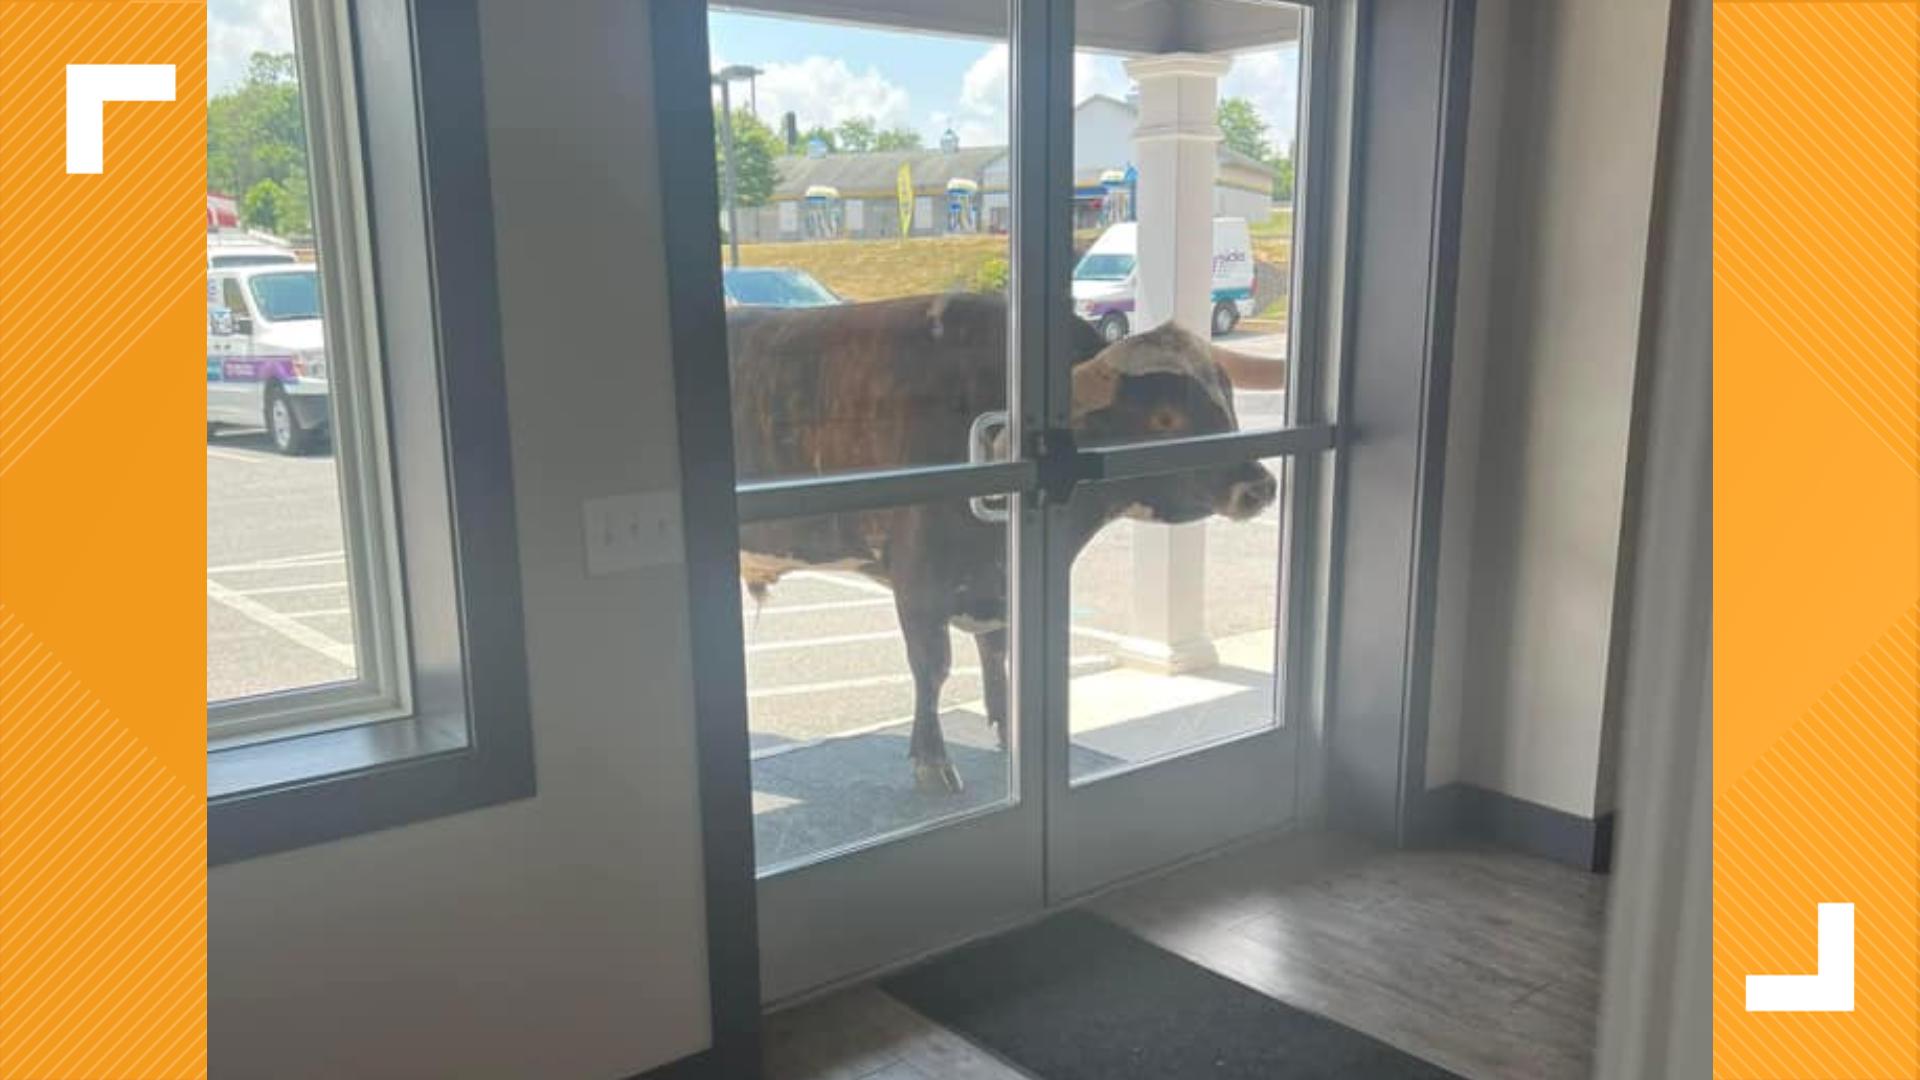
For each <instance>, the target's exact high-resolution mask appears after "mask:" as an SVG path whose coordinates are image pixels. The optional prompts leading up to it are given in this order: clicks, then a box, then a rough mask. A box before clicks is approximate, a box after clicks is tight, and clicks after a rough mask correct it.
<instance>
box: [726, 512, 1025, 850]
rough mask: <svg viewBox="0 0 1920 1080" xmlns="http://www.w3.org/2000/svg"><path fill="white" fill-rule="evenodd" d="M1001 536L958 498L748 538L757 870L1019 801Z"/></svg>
mask: <svg viewBox="0 0 1920 1080" xmlns="http://www.w3.org/2000/svg"><path fill="white" fill-rule="evenodd" d="M1007 533H1008V530H1007V527H1006V526H1005V525H1004V524H998V523H990V522H987V521H982V520H981V519H980V518H979V517H978V516H976V515H975V513H974V511H973V509H972V507H971V506H970V505H969V503H968V502H967V501H966V500H964V499H962V500H956V501H949V502H940V503H921V504H917V505H911V506H902V507H894V508H889V509H884V510H874V511H864V512H860V513H849V514H835V515H826V516H818V517H808V518H794V519H787V520H778V521H766V522H755V523H750V524H746V525H743V526H742V527H741V530H740V540H741V547H742V553H741V562H742V569H743V573H744V576H745V578H746V585H745V588H746V590H747V591H746V595H745V596H744V597H743V599H742V608H741V610H742V613H743V616H742V617H743V621H744V631H745V639H746V650H747V655H746V661H747V713H748V729H749V737H750V744H751V752H752V755H753V770H752V772H753V814H754V841H755V848H756V853H757V859H758V863H759V867H760V870H761V871H762V872H763V873H764V872H768V871H770V870H774V869H778V868H781V867H787V866H792V865H795V864H797V863H803V862H808V861H812V860H814V859H817V858H820V857H823V856H826V855H829V854H832V853H836V852H840V851H844V850H847V849H849V848H852V847H857V846H861V845H864V844H867V843H871V842H874V841H877V840H881V839H887V838H893V837H897V836H900V835H903V834H905V833H908V832H911V831H913V830H916V829H919V828H922V827H925V826H928V825H931V824H933V823H935V822H939V821H944V820H950V819H952V818H954V817H956V816H959V815H965V814H971V813H975V812H978V811H981V810H983V809H988V808H991V807H996V806H1003V805H1007V804H1009V803H1011V802H1013V801H1014V800H1015V799H1016V798H1017V792H1016V791H1015V790H1014V789H1013V786H1012V783H1011V778H1012V776H1013V775H1014V774H1013V768H1012V766H1013V755H1011V754H1010V753H1007V752H1006V751H1005V750H1003V749H1002V747H1001V742H1000V737H999V732H1000V731H1001V730H1005V726H1004V724H1003V725H1000V726H996V725H994V724H992V723H990V722H989V718H990V717H995V716H998V717H1001V718H1003V719H1004V718H1006V717H1008V716H1009V715H1010V714H1011V705H1010V702H1009V699H1010V695H1009V693H1008V682H1007V674H1008V673H1007V670H1006V646H1005V644H1004V643H1005V641H1006V638H1007V634H1008V614H1007V610H1008V600H1007V596H1008V593H1007V567H1008V565H1009V552H1008V547H1007ZM857 553H864V555H861V554H857ZM828 554H834V555H835V557H834V558H827V557H826V556H827V555H828ZM809 563H811V565H808V564H809ZM976 632H977V633H976ZM990 702H991V703H990ZM916 717H917V718H918V726H917V727H918V730H917V732H916ZM1010 735H1011V733H1010V732H1009V738H1010Z"/></svg>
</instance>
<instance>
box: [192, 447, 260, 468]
mask: <svg viewBox="0 0 1920 1080" xmlns="http://www.w3.org/2000/svg"><path fill="white" fill-rule="evenodd" d="M207 456H208V457H210V458H219V459H220V460H221V461H238V462H240V463H241V464H243V465H268V464H272V463H273V461H274V460H275V459H273V458H267V457H261V456H260V455H258V454H237V453H234V452H233V451H232V450H221V449H219V448H217V447H212V446H209V447H207Z"/></svg>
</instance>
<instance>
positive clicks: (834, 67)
mask: <svg viewBox="0 0 1920 1080" xmlns="http://www.w3.org/2000/svg"><path fill="white" fill-rule="evenodd" d="M719 66H721V65H720V64H719V62H718V61H717V60H716V61H715V67H716V70H717V69H718V67H719ZM751 93H752V94H754V95H757V96H758V98H759V112H760V119H762V120H764V121H766V123H767V124H768V125H769V126H772V127H775V128H778V127H779V124H780V117H781V115H782V114H784V113H787V112H789V111H791V112H792V113H793V114H794V118H795V120H796V121H797V122H798V123H799V125H800V130H801V131H805V130H807V129H808V128H811V127H813V126H814V125H816V124H818V125H821V126H824V127H833V126H835V125H836V124H839V123H840V122H841V121H843V120H850V119H852V118H854V117H856V116H870V117H872V118H873V120H874V122H875V123H876V124H878V125H879V126H880V128H881V129H882V130H884V129H887V128H893V127H906V126H909V125H910V124H911V122H912V116H911V109H910V103H909V101H908V99H907V91H906V89H905V88H903V87H901V86H899V85H898V84H896V83H894V82H892V81H891V80H889V79H888V78H887V77H886V76H884V75H882V74H880V72H879V71H878V70H876V69H874V68H871V67H869V68H867V69H866V70H865V71H855V70H854V69H852V68H850V67H848V66H847V62H846V61H844V60H839V59H834V58H830V57H825V56H809V57H806V58H804V59H802V60H799V61H796V62H793V63H774V64H763V65H761V74H760V75H759V76H758V77H757V78H755V79H754V86H753V88H752V90H751ZM749 94H750V90H749V87H748V85H747V84H746V83H744V82H737V83H735V84H734V86H733V95H734V96H733V100H734V105H735V106H736V107H744V106H745V105H746V104H747V102H748V100H749Z"/></svg>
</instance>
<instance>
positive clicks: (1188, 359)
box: [727, 293, 1277, 792]
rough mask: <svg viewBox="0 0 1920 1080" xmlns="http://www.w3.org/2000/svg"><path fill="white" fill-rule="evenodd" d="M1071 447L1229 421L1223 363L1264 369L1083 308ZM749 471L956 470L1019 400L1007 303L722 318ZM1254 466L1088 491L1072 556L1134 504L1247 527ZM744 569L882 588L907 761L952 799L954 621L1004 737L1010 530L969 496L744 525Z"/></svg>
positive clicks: (1171, 331)
mask: <svg viewBox="0 0 1920 1080" xmlns="http://www.w3.org/2000/svg"><path fill="white" fill-rule="evenodd" d="M1072 326H1073V334H1074V336H1073V339H1072V342H1071V348H1070V349H1069V350H1066V352H1067V354H1068V355H1067V357H1066V359H1067V360H1069V361H1070V362H1071V363H1072V364H1073V369H1072V386H1073V401H1072V408H1071V416H1072V427H1073V431H1074V436H1075V441H1076V443H1077V444H1078V445H1080V446H1100V445H1102V444H1113V443H1119V442H1127V441H1134V440H1140V439H1149V438H1166V437H1172V436H1181V435H1209V434H1216V433H1221V432H1228V431H1233V430H1236V429H1237V427H1238V421H1237V419H1236V417H1235V415H1234V407H1233V381H1232V378H1231V377H1230V374H1229V373H1230V372H1232V373H1235V374H1238V375H1241V376H1242V377H1247V376H1251V377H1253V378H1257V379H1261V380H1262V381H1261V385H1263V386H1272V385H1275V384H1274V383H1272V382H1271V381H1270V378H1271V377H1270V376H1266V375H1265V372H1263V371H1262V370H1261V369H1263V368H1265V369H1267V370H1272V369H1274V368H1276V367H1277V365H1268V364H1263V363H1261V362H1259V361H1252V362H1249V361H1248V360H1247V359H1246V358H1244V357H1241V356H1238V355H1235V354H1233V353H1231V352H1228V351H1227V350H1223V349H1217V348H1214V347H1212V346H1211V345H1209V343H1207V342H1205V341H1203V340H1201V339H1200V338H1199V337H1197V336H1195V335H1194V334H1192V333H1189V332H1187V331H1186V330H1184V329H1181V328H1179V327H1177V326H1175V325H1173V324H1171V323H1169V324H1166V325H1163V326H1161V327H1159V328H1157V329H1154V330H1151V331H1148V332H1146V333H1142V334H1138V335H1135V336H1133V337H1130V338H1126V339H1123V340H1121V341H1119V342H1116V343H1114V344H1112V345H1108V344H1106V343H1105V342H1104V341H1103V340H1102V339H1101V337H1100V335H1099V333H1098V332H1097V331H1095V330H1094V329H1093V328H1092V327H1091V326H1088V325H1087V324H1086V323H1084V322H1081V321H1080V320H1079V319H1074V320H1072ZM727 338H728V351H729V354H730V363H731V371H732V380H733V431H734V459H735V469H736V473H737V475H738V477H739V479H741V480H745V481H752V480H756V479H772V478H781V477H792V476H796V475H822V474H828V473H835V472H842V471H847V470H856V469H879V468H902V467H908V466H915V465H937V464H946V463H950V462H952V461H953V460H955V458H956V457H958V456H959V455H960V454H961V453H963V452H964V448H965V447H966V446H967V443H968V438H969V433H970V429H971V427H972V424H973V421H974V419H975V417H977V416H979V415H980V414H981V413H985V412H991V411H995V410H999V409H1003V408H1005V407H1006V396H1007V308H1006V303H1005V301H1004V300H1003V299H1001V298H999V297H997V296H991V295H985V294H972V293H962V294H949V295H942V296H919V297H907V298H902V299H896V300H883V301H877V302H872V303H862V304H851V305H845V306H838V307H823V308H812V309H798V310H752V309H740V310H736V311H733V312H731V313H729V315H728V319H727ZM1276 486H1277V485H1276V483H1275V480H1274V477H1273V474H1272V473H1270V472H1268V471H1267V470H1266V469H1265V468H1263V467H1261V466H1260V465H1258V464H1255V463H1244V464H1236V465H1232V466H1224V467H1219V468H1212V469H1205V470H1198V471H1194V472H1189V473H1183V474H1177V475H1167V476H1152V477H1142V478H1136V479H1129V480H1120V481H1114V482H1111V483H1102V484H1094V485H1088V486H1085V487H1082V488H1080V489H1079V490H1078V491H1077V492H1076V494H1075V496H1074V498H1073V499H1072V500H1071V501H1070V502H1069V503H1068V509H1067V517H1068V525H1067V528H1068V530H1069V533H1070V535H1069V538H1068V543H1069V545H1070V550H1071V551H1072V552H1073V553H1074V554H1075V555H1078V553H1079V552H1080V550H1081V548H1082V547H1083V546H1085V544H1086V543H1087V542H1088V541H1089V540H1091V539H1092V538H1093V536H1094V534H1096V533H1098V532H1099V531H1100V530H1101V529H1102V528H1103V527H1105V526H1106V525H1107V524H1108V523H1110V522H1112V521H1114V520H1116V519H1117V518H1120V517H1132V518H1137V519H1141V520H1146V521H1154V522H1162V523H1166V524H1184V523H1187V522H1192V521H1198V520H1200V519H1202V518H1205V517H1208V516H1210V515H1213V514H1222V515H1225V516H1226V517H1229V518H1232V519H1236V520H1240V519H1245V518H1250V517H1253V516H1254V515H1256V514H1258V513H1260V512H1261V511H1262V510H1264V509H1266V508H1267V507H1268V506H1269V505H1271V504H1272V503H1273V501H1274V497H1275V491H1276ZM740 548H741V553H740V565H741V577H742V578H743V579H744V581H745V583H746V586H747V588H748V590H749V592H750V593H751V594H752V595H753V596H754V597H755V598H756V599H764V597H765V595H766V591H767V589H768V588H769V587H770V586H772V585H773V584H774V582H776V581H778V580H779V579H780V577H781V576H782V575H783V574H786V573H788V572H790V571H793V570H797V569H801V568H838V569H843V570H849V571H853V572H856V573H859V574H861V575H864V576H865V577H867V578H870V579H872V580H874V581H877V582H879V583H881V584H883V585H885V586H887V587H888V588H889V589H890V590H891V591H892V593H893V599H894V610H895V613H896V615H897V616H898V619H899V624H900V632H901V636H902V637H903V639H904V641H905V643H906V648H907V663H908V666H909V667H910V668H911V670H912V673H913V683H914V696H913V729H912V736H911V738H910V740H909V749H908V753H909V757H910V759H911V761H912V765H913V773H914V779H915V783H916V784H917V785H918V786H919V787H920V788H921V789H922V790H925V791H931V792H958V791H959V790H960V788H961V780H960V774H959V772H958V770H956V769H955V768H954V766H953V764H952V763H951V761H950V760H949V758H948V755H947V748H946V743H945V740H944V738H943V737H942V735H941V731H940V721H939V705H940V690H941V687H942V685H943V684H944V683H945V682H946V679H947V675H948V671H949V667H950V663H951V656H950V652H951V649H950V644H949V636H948V635H949V627H950V626H951V627H956V628H958V629H960V630H962V631H964V632H967V633H970V634H972V635H973V638H974V643H975V645H976V647H977V649H978V651H979V654H980V670H981V673H982V674H981V681H982V684H983V695H984V697H985V705H986V712H987V720H988V722H989V723H990V724H991V725H992V726H993V728H994V729H995V731H996V732H997V733H998V734H999V738H1000V742H1001V745H1002V746H1003V747H1004V746H1005V744H1006V739H1007V732H1006V717H1007V678H1008V671H1007V548H1006V537H1005V532H1004V530H1003V529H1002V528H1001V527H999V526H996V525H993V524H989V523H986V522H983V521H981V520H979V519H978V518H977V517H976V516H975V515H974V514H973V512H972V510H971V508H970V507H969V505H968V502H967V500H966V499H952V500H947V501H941V502H934V503H924V504H919V505H910V506H900V507H891V508H886V509H878V510H864V511H853V512H845V513H836V514H827V515H821V516H815V517H804V518H794V519H785V520H777V521H756V522H752V523H749V524H746V525H743V526H742V527H741V529H740Z"/></svg>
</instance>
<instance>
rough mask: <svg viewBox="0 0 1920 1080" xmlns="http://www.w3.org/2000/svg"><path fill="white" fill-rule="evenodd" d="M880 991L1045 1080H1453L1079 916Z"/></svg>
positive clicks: (973, 949)
mask: <svg viewBox="0 0 1920 1080" xmlns="http://www.w3.org/2000/svg"><path fill="white" fill-rule="evenodd" d="M882 986H883V988H884V989H885V990H886V991H887V992H888V993H890V994H892V995H893V996H894V997H896V998H899V999H900V1000H901V1001H903V1002H905V1003H906V1004H907V1005H909V1006H910V1007H912V1008H914V1009H916V1010H918V1011H919V1012H920V1013H922V1014H923V1015H925V1016H927V1017H928V1018H929V1019H932V1020H934V1021H936V1022H938V1023H941V1024H944V1025H946V1026H947V1027H949V1028H952V1029H953V1030H955V1031H957V1032H960V1033H961V1034H963V1035H966V1036H967V1037H969V1038H971V1039H973V1040H974V1041H975V1042H977V1043H979V1044H980V1045H982V1046H984V1047H986V1048H987V1049H989V1050H991V1051H993V1052H994V1053H996V1054H999V1055H1000V1056H1001V1057H1003V1058H1005V1059H1006V1060H1007V1061H1009V1062H1011V1063H1013V1064H1015V1065H1018V1066H1020V1067H1021V1068H1023V1069H1026V1070H1027V1071H1028V1072H1031V1073H1033V1074H1034V1075H1035V1076H1038V1077H1043V1078H1044V1080H1186V1078H1188V1077H1205V1078H1206V1080H1256V1078H1258V1080H1320V1078H1326V1080H1334V1078H1339V1080H1355V1078H1360V1077H1365V1078H1367V1080H1460V1078H1459V1077H1458V1076H1457V1075H1456V1074H1454V1073H1451V1072H1448V1071H1447V1070H1445V1069H1442V1068H1440V1067H1439V1066H1437V1065H1433V1064H1430V1063H1428V1062H1425V1061H1422V1060H1420V1059H1419V1058H1416V1057H1413V1056H1411V1055H1409V1054H1406V1053H1403V1052H1402V1051H1399V1050H1396V1049H1394V1048H1393V1047H1391V1046H1388V1045H1387V1044H1386V1043H1383V1042H1380V1041H1378V1040H1377V1039H1373V1038H1371V1037H1369V1036H1366V1035H1362V1034H1360V1033H1359V1032H1357V1031H1354V1030H1353V1029H1351V1028H1347V1027H1342V1026H1341V1025H1339V1024H1336V1023H1334V1022H1333V1021H1331V1020H1328V1019H1325V1018H1324V1017H1319V1016H1315V1015H1313V1014H1312V1013H1308V1012H1302V1011H1301V1010H1299V1009H1296V1008H1293V1007H1292V1006H1290V1005H1285V1004H1282V1003H1280V1002H1278V1001H1275V1000H1274V999H1272V998H1270V997H1267V996H1266V995H1265V994H1262V993H1259V992H1258V991H1255V990H1252V989H1249V988H1248V987H1245V986H1242V985H1240V984H1239V983H1237V982H1234V981H1233V980H1231V979H1228V978H1224V977H1222V976H1220V975H1216V974H1214V973H1213V972H1211V971H1208V970H1207V969H1206V968H1203V967H1201V966H1199V965H1198V964H1194V963H1192V962H1190V961H1188V960H1186V959H1184V958H1182V957H1179V956H1176V955H1174V954H1173V953H1170V952H1168V951H1166V950H1165V949H1162V948H1160V947H1158V946H1156V945H1153V944H1151V943H1150V942H1147V941H1145V940H1143V939H1141V938H1139V937H1136V936H1134V935H1133V934H1130V933H1128V932H1127V931H1125V930H1122V929H1120V928H1119V927H1117V926H1114V925H1113V924H1112V923H1109V922H1107V921H1105V920H1104V919H1100V918H1097V917H1095V916H1093V915H1087V914H1084V913H1080V912H1068V913H1066V914H1064V915H1056V916H1054V917H1053V918H1051V919H1048V920H1046V921H1045V922H1042V923H1039V924H1037V925H1035V926H1031V927H1027V928H1025V929H1022V930H1016V931H1014V932H1013V933H1010V934H1005V935H1003V936H1001V937H998V938H994V939H993V940H991V941H986V942H982V943H980V944H978V945H972V946H968V947H967V948H964V949H961V950H959V951H957V952H954V953H952V954H950V955H947V956H944V957H941V958H939V959H936V960H933V961H932V962H930V963H927V964H923V965H921V966H920V967H917V968H914V969H912V970H910V971H907V972H906V973H904V974H901V975H898V976H895V977H894V978H892V979H888V980H887V981H886V982H884V983H883V984H882Z"/></svg>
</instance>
